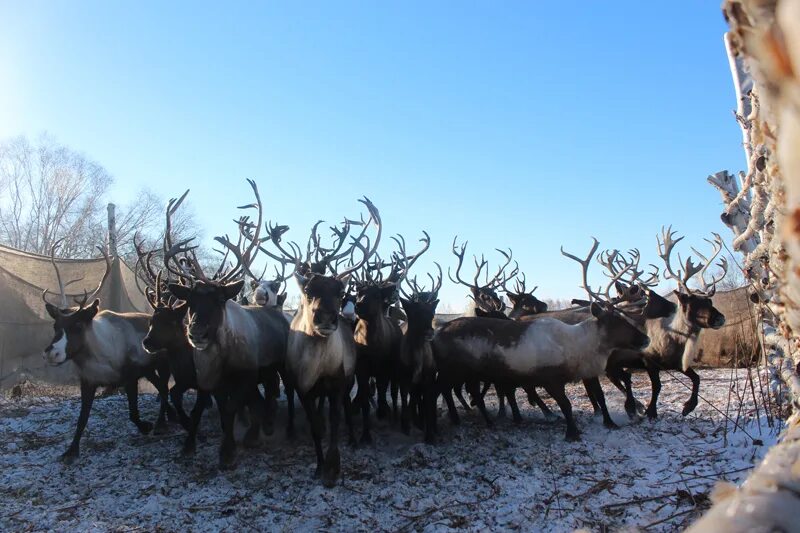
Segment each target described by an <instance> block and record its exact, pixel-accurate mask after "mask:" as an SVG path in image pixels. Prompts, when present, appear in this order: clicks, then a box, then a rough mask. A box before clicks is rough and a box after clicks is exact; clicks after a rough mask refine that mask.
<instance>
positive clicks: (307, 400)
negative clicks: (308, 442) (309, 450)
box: [300, 395, 325, 478]
mask: <svg viewBox="0 0 800 533" xmlns="http://www.w3.org/2000/svg"><path fill="white" fill-rule="evenodd" d="M300 403H301V404H303V409H305V411H306V418H308V423H309V425H310V426H311V437H312V438H313V439H314V451H315V452H316V454H317V468H316V470H315V471H314V477H315V478H319V477H320V476H321V475H322V468H323V464H324V462H325V458H324V455H323V453H322V423H321V420H320V419H319V417H320V415H319V411H318V410H317V406H316V405H315V404H314V398H312V397H311V396H307V395H301V396H300Z"/></svg>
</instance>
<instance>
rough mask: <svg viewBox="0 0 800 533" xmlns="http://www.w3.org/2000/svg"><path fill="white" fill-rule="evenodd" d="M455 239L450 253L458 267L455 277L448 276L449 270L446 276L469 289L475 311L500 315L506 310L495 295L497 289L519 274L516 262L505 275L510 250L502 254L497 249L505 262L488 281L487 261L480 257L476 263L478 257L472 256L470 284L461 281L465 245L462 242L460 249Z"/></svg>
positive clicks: (501, 301)
mask: <svg viewBox="0 0 800 533" xmlns="http://www.w3.org/2000/svg"><path fill="white" fill-rule="evenodd" d="M457 239H458V237H456V238H454V239H453V250H452V251H453V255H455V256H456V257H457V258H458V266H457V267H456V272H455V277H453V276H452V275H451V274H450V269H448V270H447V275H448V277H449V278H450V281H452V282H453V283H459V284H461V285H464V286H466V287H469V290H470V297H471V298H472V300H473V301H474V302H475V308H476V309H481V310H482V311H484V312H485V313H502V312H503V311H505V309H506V304H505V302H504V301H503V299H502V298H500V296H499V295H498V294H497V289H499V288H500V287H502V286H503V285H505V283H507V282H508V280H510V279H511V278H513V277H514V276H516V275H517V273H518V272H519V265H518V264H517V263H516V262H515V263H514V268H513V269H511V271H510V272H508V273H506V271H505V270H506V268H507V267H508V266H509V265H510V264H511V260H512V254H511V250H509V251H508V252H504V251H503V250H500V249H497V251H498V252H500V254H502V256H503V257H504V258H505V260H506V261H505V263H503V264H502V265H501V266H500V268H498V269H497V273H496V274H495V275H494V277H493V278H492V279H489V267H488V261H487V260H486V259H485V257H484V256H481V259H480V261H478V257H477V256H473V259H474V261H475V269H476V270H475V277H474V278H473V281H472V283H469V282H466V281H464V280H463V279H461V267H462V266H463V264H464V255H465V254H466V250H467V243H466V242H464V243H463V244H462V245H461V247H458V246H457V245H456V240H457ZM484 268H485V269H486V274H485V279H484V281H483V283H481V282H480V276H481V273H482V272H483V270H484Z"/></svg>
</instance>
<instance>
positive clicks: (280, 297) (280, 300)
mask: <svg viewBox="0 0 800 533" xmlns="http://www.w3.org/2000/svg"><path fill="white" fill-rule="evenodd" d="M286 296H288V295H287V294H286V293H285V292H284V293H283V294H279V295H278V305H279V306H280V305H283V302H285V301H286Z"/></svg>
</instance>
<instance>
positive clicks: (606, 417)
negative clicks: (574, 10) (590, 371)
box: [583, 378, 619, 429]
mask: <svg viewBox="0 0 800 533" xmlns="http://www.w3.org/2000/svg"><path fill="white" fill-rule="evenodd" d="M583 384H584V386H586V389H587V390H591V394H592V396H593V397H594V399H595V401H597V404H598V405H599V406H600V412H601V413H602V414H603V425H604V426H605V427H607V428H609V429H619V426H618V425H617V424H616V422H614V420H613V419H612V418H611V415H610V414H609V413H608V406H607V405H606V396H605V393H603V387H602V385H600V379H599V378H592V379H585V380H584V381H583Z"/></svg>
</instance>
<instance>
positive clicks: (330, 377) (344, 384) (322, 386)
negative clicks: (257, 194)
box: [271, 198, 381, 487]
mask: <svg viewBox="0 0 800 533" xmlns="http://www.w3.org/2000/svg"><path fill="white" fill-rule="evenodd" d="M360 201H361V202H362V203H363V204H364V205H365V206H366V207H367V209H368V211H369V214H370V216H369V219H368V220H367V221H363V219H362V221H361V222H360V223H359V224H361V225H362V226H363V229H362V231H361V233H360V234H359V235H358V236H356V237H354V238H353V239H352V245H351V246H350V247H348V248H346V249H345V251H344V252H341V250H342V248H343V247H344V242H345V241H346V239H347V236H348V234H349V231H350V226H351V222H350V221H348V220H345V222H344V225H343V227H342V228H341V229H339V228H334V233H335V234H336V235H337V236H338V243H337V244H336V245H334V246H333V247H332V248H323V247H322V246H321V244H320V243H319V241H316V243H315V244H314V245H313V246H314V248H313V249H312V248H311V247H309V249H308V253H307V254H306V259H307V260H306V262H305V263H304V264H301V258H300V254H299V253H298V248H297V247H296V245H290V246H289V247H288V248H289V249H287V247H285V246H282V245H281V236H282V234H283V231H281V227H280V226H275V227H274V228H272V230H274V231H271V240H272V242H273V244H274V245H275V246H276V247H277V248H278V250H279V251H280V252H281V254H282V255H283V256H284V257H286V258H290V259H292V260H293V261H294V262H295V264H296V266H297V268H296V272H295V279H296V280H297V283H298V286H299V287H300V291H301V298H300V307H299V308H298V310H297V313H296V314H295V316H294V319H293V320H292V323H291V325H290V330H289V346H288V352H287V358H286V379H287V381H288V382H289V383H291V384H292V386H293V387H294V388H295V390H296V391H297V394H298V396H299V397H300V403H301V404H302V405H303V408H304V409H305V412H306V416H307V418H308V421H309V423H310V425H311V434H312V437H313V439H314V449H315V452H316V456H317V467H316V469H315V472H314V474H315V476H316V477H321V478H322V483H323V485H324V486H326V487H332V486H334V485H335V484H336V481H337V480H338V478H339V474H340V471H341V456H340V453H339V420H340V416H341V410H342V407H343V406H344V413H345V421H346V422H347V425H348V428H349V430H350V439H351V441H354V440H355V437H354V435H353V429H352V428H353V426H352V420H351V418H352V413H351V410H350V396H349V391H350V389H351V388H352V386H353V382H354V375H355V369H356V344H355V341H354V340H353V333H352V329H351V328H350V327H349V325H348V324H347V323H346V322H345V320H344V318H342V317H341V314H340V313H341V305H342V301H343V298H344V295H345V288H346V286H347V283H348V281H349V278H350V276H351V275H352V274H353V273H354V272H356V271H357V270H359V269H360V268H361V267H362V266H363V265H364V264H365V263H366V262H367V261H368V260H369V258H370V257H371V256H372V255H374V253H375V250H376V249H377V247H378V244H379V242H380V236H381V219H380V214H379V213H378V210H377V208H376V207H375V206H374V205H373V204H372V202H370V201H369V199H367V198H364V199H363V200H360ZM373 225H374V226H375V227H376V228H377V235H376V237H375V241H374V243H373V244H372V246H370V245H369V242H368V239H367V236H366V232H367V230H368V228H369V227H371V226H373ZM315 228H316V226H315ZM314 234H315V230H312V237H313V235H314ZM365 240H366V241H367V244H366V245H365V244H364V242H363V241H365ZM357 251H361V253H362V255H363V257H362V258H361V259H360V260H359V261H357V262H356V261H354V259H353V256H354V255H355V253H356V252H357ZM346 258H350V259H349V266H347V267H346V268H345V269H344V270H341V271H339V267H338V265H340V264H341V262H342V260H343V259H346ZM322 398H327V400H328V403H329V405H330V412H329V433H328V434H329V442H328V451H327V454H326V453H324V452H323V447H322V431H323V416H322V413H321V412H320V410H319V409H318V405H321V403H320V404H318V403H317V402H318V400H319V399H322ZM362 406H363V404H362ZM364 414H365V417H364V424H365V426H366V425H367V424H368V417H367V416H366V413H364Z"/></svg>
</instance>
